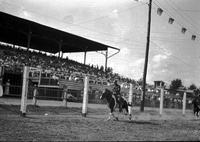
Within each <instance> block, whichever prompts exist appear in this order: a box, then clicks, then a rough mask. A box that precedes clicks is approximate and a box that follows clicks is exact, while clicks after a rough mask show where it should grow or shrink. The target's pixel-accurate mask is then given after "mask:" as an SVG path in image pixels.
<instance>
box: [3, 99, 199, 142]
mask: <svg viewBox="0 0 200 142" xmlns="http://www.w3.org/2000/svg"><path fill="white" fill-rule="evenodd" d="M19 104H20V100H17V99H0V141H164V140H165V141H166V140H167V141H168V140H174V141H200V119H196V118H195V117H194V116H193V114H192V111H191V110H186V115H185V116H182V110H177V109H164V112H163V115H162V116H159V109H158V108H146V107H145V111H144V112H142V113H141V112H140V111H139V108H138V107H133V112H132V113H133V119H132V120H131V121H129V120H128V116H124V115H122V114H120V115H118V117H119V121H105V120H106V118H107V117H108V113H109V111H108V109H107V107H106V105H95V104H89V105H88V107H89V108H88V114H87V117H82V115H81V104H79V103H68V107H67V108H65V107H63V106H62V102H58V101H39V102H38V105H39V107H34V106H32V105H30V104H31V101H30V100H29V105H28V107H27V116H26V117H21V116H20V115H19V109H20V106H19Z"/></svg>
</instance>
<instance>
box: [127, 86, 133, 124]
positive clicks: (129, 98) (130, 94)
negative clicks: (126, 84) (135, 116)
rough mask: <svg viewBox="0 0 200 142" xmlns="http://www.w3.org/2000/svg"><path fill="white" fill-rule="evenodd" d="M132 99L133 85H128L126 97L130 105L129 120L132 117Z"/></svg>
mask: <svg viewBox="0 0 200 142" xmlns="http://www.w3.org/2000/svg"><path fill="white" fill-rule="evenodd" d="M132 98H133V84H131V83H130V88H129V97H128V103H129V104H130V105H131V106H128V114H129V120H131V117H132Z"/></svg>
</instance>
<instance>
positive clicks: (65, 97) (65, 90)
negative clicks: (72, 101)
mask: <svg viewBox="0 0 200 142" xmlns="http://www.w3.org/2000/svg"><path fill="white" fill-rule="evenodd" d="M67 90H68V88H67V86H66V85H64V86H63V106H64V107H67Z"/></svg>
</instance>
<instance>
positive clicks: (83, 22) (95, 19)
mask: <svg viewBox="0 0 200 142" xmlns="http://www.w3.org/2000/svg"><path fill="white" fill-rule="evenodd" d="M145 4H146V3H142V4H140V5H136V6H132V7H129V8H127V9H124V10H121V11H119V12H118V13H122V12H126V11H129V10H133V8H135V7H136V8H138V7H140V6H144V5H145ZM106 17H108V15H104V16H100V17H97V18H94V19H90V20H87V21H82V22H79V23H77V24H78V25H79V24H85V23H89V22H94V21H97V20H99V19H103V18H106Z"/></svg>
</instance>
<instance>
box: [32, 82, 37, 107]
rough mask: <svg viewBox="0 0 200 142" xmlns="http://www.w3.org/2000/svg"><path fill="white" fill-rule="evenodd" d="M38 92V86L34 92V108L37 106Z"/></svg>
mask: <svg viewBox="0 0 200 142" xmlns="http://www.w3.org/2000/svg"><path fill="white" fill-rule="evenodd" d="M37 91H38V90H37V88H36V85H35V86H34V90H33V105H34V106H36V104H37V98H36V97H37V93H38V92H37Z"/></svg>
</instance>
